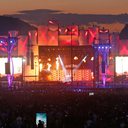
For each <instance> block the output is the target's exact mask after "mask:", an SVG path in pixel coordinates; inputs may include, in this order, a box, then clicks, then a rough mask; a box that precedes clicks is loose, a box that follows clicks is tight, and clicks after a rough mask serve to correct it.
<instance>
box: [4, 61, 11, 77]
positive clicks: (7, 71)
mask: <svg viewBox="0 0 128 128" xmlns="http://www.w3.org/2000/svg"><path fill="white" fill-rule="evenodd" d="M5 74H11V73H10V63H9V62H7V63H5Z"/></svg>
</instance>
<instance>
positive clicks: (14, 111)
mask: <svg viewBox="0 0 128 128" xmlns="http://www.w3.org/2000/svg"><path fill="white" fill-rule="evenodd" d="M27 84H28V83H27ZM90 92H93V94H94V95H89V93H90ZM37 112H45V113H47V128H127V127H128V90H127V89H123V88H122V89H114V88H113V89H111V88H109V89H105V88H104V89H100V88H95V89H93V88H91V89H89V88H81V89H78V87H77V88H76V87H74V86H71V85H69V86H68V87H67V86H64V85H63V86H62V85H57V86H53V85H47V86H45V85H39V86H37V85H31V84H30V85H29V86H28V85H24V86H22V87H20V88H18V89H16V88H15V89H5V88H1V89H0V128H41V127H42V128H43V125H42V124H43V123H42V122H40V126H39V125H38V126H36V120H35V118H36V113H37Z"/></svg>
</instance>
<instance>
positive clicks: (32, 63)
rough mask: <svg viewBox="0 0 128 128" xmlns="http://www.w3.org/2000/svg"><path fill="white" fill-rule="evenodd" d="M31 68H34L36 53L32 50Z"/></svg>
mask: <svg viewBox="0 0 128 128" xmlns="http://www.w3.org/2000/svg"><path fill="white" fill-rule="evenodd" d="M31 69H34V54H33V52H31Z"/></svg>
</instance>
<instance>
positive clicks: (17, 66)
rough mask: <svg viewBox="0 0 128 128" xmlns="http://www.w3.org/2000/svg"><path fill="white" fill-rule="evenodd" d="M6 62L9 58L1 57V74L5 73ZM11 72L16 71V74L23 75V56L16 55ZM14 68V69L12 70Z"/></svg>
mask: <svg viewBox="0 0 128 128" xmlns="http://www.w3.org/2000/svg"><path fill="white" fill-rule="evenodd" d="M5 63H7V58H0V74H1V76H3V75H6V74H5ZM10 63H11V65H10V69H11V73H12V71H13V72H14V75H21V74H22V58H21V57H14V58H12V60H11V62H10ZM12 63H13V64H12ZM12 68H13V69H14V70H12Z"/></svg>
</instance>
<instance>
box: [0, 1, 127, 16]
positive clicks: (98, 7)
mask: <svg viewBox="0 0 128 128" xmlns="http://www.w3.org/2000/svg"><path fill="white" fill-rule="evenodd" d="M127 5H128V0H106V1H105V0H0V14H1V15H5V14H15V13H17V12H18V11H23V10H35V9H51V10H61V11H62V12H64V13H78V14H121V13H127V12H128V7H127Z"/></svg>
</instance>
